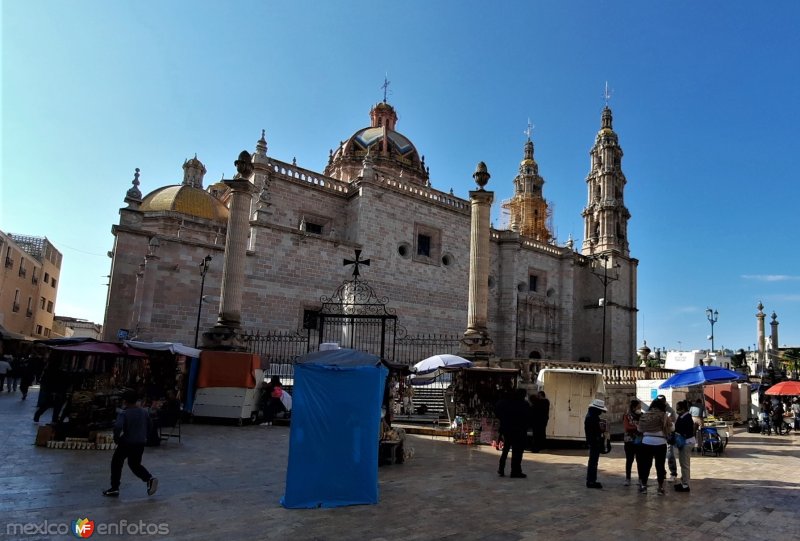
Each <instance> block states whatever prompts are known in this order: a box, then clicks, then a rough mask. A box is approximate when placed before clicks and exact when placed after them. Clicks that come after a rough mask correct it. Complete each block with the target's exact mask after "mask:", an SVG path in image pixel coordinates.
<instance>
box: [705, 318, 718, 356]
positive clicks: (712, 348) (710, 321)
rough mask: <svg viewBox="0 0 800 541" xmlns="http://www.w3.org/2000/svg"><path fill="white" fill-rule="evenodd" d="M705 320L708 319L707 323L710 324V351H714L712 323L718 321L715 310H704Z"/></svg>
mask: <svg viewBox="0 0 800 541" xmlns="http://www.w3.org/2000/svg"><path fill="white" fill-rule="evenodd" d="M706 318H708V322H709V323H711V351H712V352H713V351H714V323H716V322H717V320H718V319H719V312H717V311H716V310H712V309H711V308H706Z"/></svg>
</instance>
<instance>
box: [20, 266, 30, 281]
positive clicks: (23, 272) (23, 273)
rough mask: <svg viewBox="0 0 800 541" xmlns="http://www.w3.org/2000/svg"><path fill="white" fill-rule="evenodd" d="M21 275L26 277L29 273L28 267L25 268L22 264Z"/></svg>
mask: <svg viewBox="0 0 800 541" xmlns="http://www.w3.org/2000/svg"><path fill="white" fill-rule="evenodd" d="M19 275H20V276H22V277H23V278H25V276H27V275H28V271H27V269H25V268H24V267H22V266H20V267H19Z"/></svg>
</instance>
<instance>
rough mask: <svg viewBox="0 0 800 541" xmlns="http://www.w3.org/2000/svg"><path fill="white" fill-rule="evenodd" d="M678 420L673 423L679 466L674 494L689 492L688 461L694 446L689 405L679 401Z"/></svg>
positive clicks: (676, 406) (684, 401) (676, 407)
mask: <svg viewBox="0 0 800 541" xmlns="http://www.w3.org/2000/svg"><path fill="white" fill-rule="evenodd" d="M675 409H676V411H677V413H678V419H677V420H676V421H675V434H676V441H675V447H676V448H677V449H678V461H679V462H680V465H681V482H680V483H675V484H674V486H675V491H676V492H689V479H690V460H691V456H692V448H693V447H694V445H695V431H694V427H695V425H694V420H693V419H692V414H691V413H690V412H689V403H688V402H687V401H686V400H681V401H680V402H678V403H677V404H675Z"/></svg>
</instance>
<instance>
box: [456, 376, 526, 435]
mask: <svg viewBox="0 0 800 541" xmlns="http://www.w3.org/2000/svg"><path fill="white" fill-rule="evenodd" d="M519 373H520V372H519V369H516V368H494V367H471V368H462V369H459V370H457V371H456V372H455V373H454V378H453V388H452V389H451V393H452V401H453V406H454V408H453V409H454V411H453V414H454V417H453V419H452V424H451V428H452V430H453V441H455V442H456V443H465V444H469V445H473V444H478V443H486V444H491V443H493V442H496V441H497V430H498V428H499V423H498V421H497V418H496V417H495V413H494V408H495V404H497V401H498V400H500V399H501V398H503V397H504V396H506V395H508V394H509V393H511V392H512V391H513V390H514V389H516V387H517V378H518V377H519Z"/></svg>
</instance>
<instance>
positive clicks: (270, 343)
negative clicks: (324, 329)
mask: <svg viewBox="0 0 800 541" xmlns="http://www.w3.org/2000/svg"><path fill="white" fill-rule="evenodd" d="M459 340H460V337H459V336H458V335H451V334H418V335H415V336H403V337H402V338H397V340H396V341H395V343H394V348H393V350H394V356H393V357H392V358H387V359H386V360H387V361H391V362H393V363H396V364H407V365H409V366H411V365H413V364H415V363H417V362H419V361H421V360H422V359H425V358H426V357H430V356H431V355H436V354H438V353H453V354H456V353H458V350H459V346H460V343H461V342H460V341H459ZM242 341H243V342H244V345H245V347H246V348H247V351H249V352H251V353H258V354H259V355H261V358H262V359H264V360H265V361H268V362H269V365H270V367H269V370H268V371H267V372H268V373H267V375H268V376H278V377H280V378H281V381H284V383H287V381H286V380H288V383H287V384H291V382H292V380H293V378H294V367H293V363H294V360H295V358H297V357H298V356H300V355H304V354H306V353H308V352H309V351H310V350H311V349H313V350H316V349H317V346H318V344H317V333H316V331H312V330H307V331H268V332H265V333H261V332H257V331H249V332H244V333H243V334H242ZM343 345H344V346H346V345H347V344H343ZM391 351H392V350H391V349H389V351H387V353H389V352H391Z"/></svg>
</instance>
